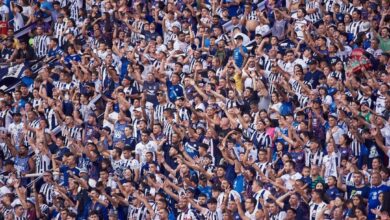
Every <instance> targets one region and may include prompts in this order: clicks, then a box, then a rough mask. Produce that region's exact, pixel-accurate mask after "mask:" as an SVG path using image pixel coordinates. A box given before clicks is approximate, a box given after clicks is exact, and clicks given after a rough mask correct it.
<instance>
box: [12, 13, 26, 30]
mask: <svg viewBox="0 0 390 220" xmlns="http://www.w3.org/2000/svg"><path fill="white" fill-rule="evenodd" d="M23 27H24V20H23V17H22V14H20V13H16V14H15V15H14V31H17V30H19V29H21V28H23Z"/></svg>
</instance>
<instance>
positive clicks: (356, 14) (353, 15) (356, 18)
mask: <svg viewBox="0 0 390 220" xmlns="http://www.w3.org/2000/svg"><path fill="white" fill-rule="evenodd" d="M359 18H360V15H359V14H358V13H357V12H353V13H352V19H353V20H354V21H356V20H358V19H359Z"/></svg>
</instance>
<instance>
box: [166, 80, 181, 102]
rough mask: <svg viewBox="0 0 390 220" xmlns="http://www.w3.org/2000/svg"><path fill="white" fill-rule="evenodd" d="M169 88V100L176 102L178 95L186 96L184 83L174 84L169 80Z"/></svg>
mask: <svg viewBox="0 0 390 220" xmlns="http://www.w3.org/2000/svg"><path fill="white" fill-rule="evenodd" d="M166 84H167V89H168V97H169V101H171V102H173V103H174V102H175V101H176V99H177V97H184V88H183V86H182V85H180V84H177V85H173V84H172V82H171V81H169V80H167V83H166Z"/></svg>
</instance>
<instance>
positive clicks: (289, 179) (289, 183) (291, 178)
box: [281, 173, 302, 190]
mask: <svg viewBox="0 0 390 220" xmlns="http://www.w3.org/2000/svg"><path fill="white" fill-rule="evenodd" d="M281 178H282V180H283V182H284V185H285V186H286V188H287V189H288V190H293V189H294V183H295V180H299V179H301V178H302V175H301V174H300V173H295V174H294V175H290V174H284V175H283V176H282V177H281Z"/></svg>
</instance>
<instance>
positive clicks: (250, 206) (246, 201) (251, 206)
mask: <svg viewBox="0 0 390 220" xmlns="http://www.w3.org/2000/svg"><path fill="white" fill-rule="evenodd" d="M251 208H253V203H252V201H251V200H250V199H246V200H245V209H246V210H248V209H251Z"/></svg>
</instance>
